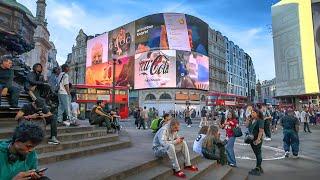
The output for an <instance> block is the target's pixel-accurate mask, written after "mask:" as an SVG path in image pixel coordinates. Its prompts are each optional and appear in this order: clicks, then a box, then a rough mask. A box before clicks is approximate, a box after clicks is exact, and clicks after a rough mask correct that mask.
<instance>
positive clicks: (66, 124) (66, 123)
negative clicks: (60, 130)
mask: <svg viewBox="0 0 320 180" xmlns="http://www.w3.org/2000/svg"><path fill="white" fill-rule="evenodd" d="M63 124H64V125H65V126H67V127H69V126H70V124H71V123H70V122H69V121H63Z"/></svg>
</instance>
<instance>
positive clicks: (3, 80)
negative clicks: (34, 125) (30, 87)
mask: <svg viewBox="0 0 320 180" xmlns="http://www.w3.org/2000/svg"><path fill="white" fill-rule="evenodd" d="M11 67H12V57H11V56H8V55H6V56H1V58H0V105H1V96H7V95H8V92H9V95H8V97H9V104H10V107H11V108H18V100H19V94H20V89H19V88H17V87H15V86H13V85H12V83H13V77H14V72H13V69H11Z"/></svg>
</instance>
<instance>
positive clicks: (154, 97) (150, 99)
mask: <svg viewBox="0 0 320 180" xmlns="http://www.w3.org/2000/svg"><path fill="white" fill-rule="evenodd" d="M145 100H146V101H152V100H156V96H155V95H153V94H148V95H147V96H146V98H145Z"/></svg>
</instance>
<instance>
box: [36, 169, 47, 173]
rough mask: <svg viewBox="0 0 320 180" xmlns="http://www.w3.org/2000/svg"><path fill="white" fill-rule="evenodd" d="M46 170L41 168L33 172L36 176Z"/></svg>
mask: <svg viewBox="0 0 320 180" xmlns="http://www.w3.org/2000/svg"><path fill="white" fill-rule="evenodd" d="M47 169H48V168H41V169H37V170H36V171H35V172H36V173H37V174H39V173H42V172H44V171H46V170H47Z"/></svg>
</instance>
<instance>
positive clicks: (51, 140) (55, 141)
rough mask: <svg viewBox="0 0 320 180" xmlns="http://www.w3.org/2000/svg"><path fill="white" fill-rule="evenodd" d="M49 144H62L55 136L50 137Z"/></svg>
mask: <svg viewBox="0 0 320 180" xmlns="http://www.w3.org/2000/svg"><path fill="white" fill-rule="evenodd" d="M48 144H54V145H58V144H60V141H59V140H58V139H57V138H56V137H55V136H53V137H52V138H50V139H49V140H48Z"/></svg>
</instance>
